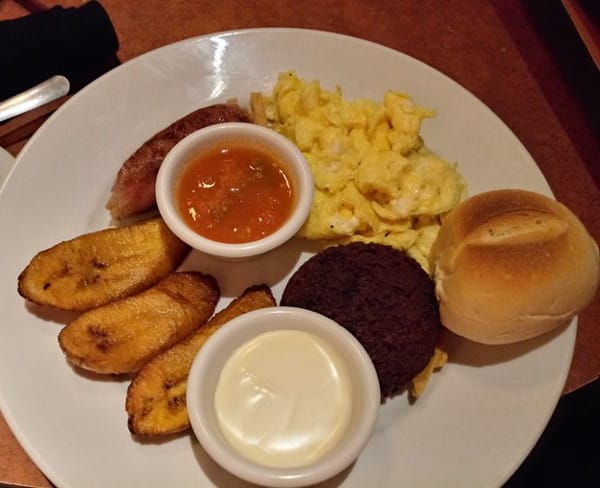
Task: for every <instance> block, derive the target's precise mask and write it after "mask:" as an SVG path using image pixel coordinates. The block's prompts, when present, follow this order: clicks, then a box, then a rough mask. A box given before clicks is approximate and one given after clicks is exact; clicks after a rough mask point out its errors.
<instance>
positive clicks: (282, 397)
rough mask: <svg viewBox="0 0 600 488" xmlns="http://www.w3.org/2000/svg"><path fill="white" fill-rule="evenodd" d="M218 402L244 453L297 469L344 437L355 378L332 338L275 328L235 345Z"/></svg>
mask: <svg viewBox="0 0 600 488" xmlns="http://www.w3.org/2000/svg"><path fill="white" fill-rule="evenodd" d="M214 401H215V410H216V412H217V419H218V422H219V426H220V429H221V432H222V433H223V436H224V437H225V439H226V440H227V442H229V444H230V445H231V446H232V447H233V448H234V449H235V450H237V451H238V452H239V453H240V454H241V455H242V456H244V457H245V458H247V459H249V460H251V461H254V462H256V463H258V464H262V465H265V466H269V467H276V468H295V467H300V466H305V465H307V464H311V463H313V462H314V461H316V460H318V459H319V458H321V457H322V456H323V455H325V454H326V453H327V452H329V451H331V450H332V449H333V448H334V447H335V446H336V445H337V444H338V442H339V441H340V440H341V439H342V438H343V436H344V434H345V432H346V430H347V428H348V425H349V421H350V416H351V412H352V384H351V381H350V376H349V373H348V369H347V366H346V364H345V362H344V361H343V359H342V358H341V357H340V356H339V355H338V354H337V353H336V351H335V350H334V349H333V348H332V347H331V346H330V345H329V344H328V343H327V342H326V341H324V340H323V339H321V338H320V337H318V336H317V335H315V334H312V333H308V332H304V331H300V330H276V331H271V332H265V333H262V334H259V335H258V336H256V337H255V338H253V339H252V340H250V341H248V342H246V343H245V344H243V345H242V346H240V347H239V348H238V349H236V350H235V351H234V353H233V354H232V356H231V357H230V358H229V359H228V361H227V362H226V363H225V366H224V367H223V370H222V371H221V374H220V376H219V380H218V383H217V387H216V392H215V400H214Z"/></svg>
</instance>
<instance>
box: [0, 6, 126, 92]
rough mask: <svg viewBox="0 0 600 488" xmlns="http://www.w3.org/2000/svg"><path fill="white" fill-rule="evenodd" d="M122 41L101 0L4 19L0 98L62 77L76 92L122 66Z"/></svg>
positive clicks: (0, 35)
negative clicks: (55, 77) (49, 79)
mask: <svg viewBox="0 0 600 488" xmlns="http://www.w3.org/2000/svg"><path fill="white" fill-rule="evenodd" d="M118 48H119V40H118V38H117V34H116V32H115V30H114V28H113V25H112V23H111V20H110V18H109V16H108V14H107V13H106V11H105V10H104V8H103V7H102V5H101V4H100V3H99V2H96V1H90V2H87V3H85V4H84V5H82V6H81V7H78V8H63V7H53V8H51V9H49V10H46V11H43V12H38V13H33V14H31V15H27V16H25V17H21V18H18V19H12V20H5V21H1V22H0V67H1V68H0V70H1V71H2V75H0V100H4V99H5V98H8V97H10V96H12V95H15V94H17V93H19V92H21V91H23V90H26V89H28V88H31V87H32V86H34V85H36V84H38V83H40V82H42V81H44V80H46V79H48V78H50V77H51V76H54V75H63V76H66V77H67V78H68V79H69V82H70V84H71V91H70V93H74V92H76V91H78V90H79V89H80V88H82V87H83V86H85V85H86V84H88V83H89V82H90V81H92V80H94V79H95V78H97V77H98V76H100V75H101V74H103V73H105V72H106V71H108V70H110V69H112V68H114V67H115V66H117V65H118V64H119V59H118V58H117V55H116V52H117V50H118Z"/></svg>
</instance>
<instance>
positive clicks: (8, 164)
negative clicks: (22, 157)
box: [0, 147, 15, 188]
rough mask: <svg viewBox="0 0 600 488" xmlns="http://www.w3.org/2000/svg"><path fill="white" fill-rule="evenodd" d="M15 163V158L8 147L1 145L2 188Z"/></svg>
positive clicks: (0, 186) (0, 179)
mask: <svg viewBox="0 0 600 488" xmlns="http://www.w3.org/2000/svg"><path fill="white" fill-rule="evenodd" d="M14 164H15V158H13V156H12V154H10V153H9V152H8V151H7V150H6V149H4V148H2V147H0V188H2V185H4V181H5V180H6V177H7V176H8V173H9V172H10V170H11V168H12V167H13V165H14Z"/></svg>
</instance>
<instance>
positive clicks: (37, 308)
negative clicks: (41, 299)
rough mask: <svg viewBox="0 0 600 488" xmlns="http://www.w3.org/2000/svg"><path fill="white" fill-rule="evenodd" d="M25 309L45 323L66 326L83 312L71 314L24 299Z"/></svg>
mask: <svg viewBox="0 0 600 488" xmlns="http://www.w3.org/2000/svg"><path fill="white" fill-rule="evenodd" d="M23 303H24V306H25V309H26V310H27V311H28V312H29V313H30V314H32V315H35V316H36V317H37V318H38V319H40V320H43V321H44V322H53V323H55V324H58V325H66V324H68V323H69V322H72V321H73V320H75V319H76V318H77V317H79V315H81V312H69V311H67V310H59V309H58V308H52V307H48V306H45V305H38V304H36V303H33V302H30V301H29V300H25V299H23Z"/></svg>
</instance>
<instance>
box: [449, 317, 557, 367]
mask: <svg viewBox="0 0 600 488" xmlns="http://www.w3.org/2000/svg"><path fill="white" fill-rule="evenodd" d="M567 327H569V325H566V326H563V327H559V328H557V329H554V330H552V331H549V332H547V333H545V334H542V335H541V336H538V337H533V338H531V339H528V340H525V341H521V342H516V343H514V344H502V345H487V344H480V343H477V342H473V341H470V340H469V339H465V338H463V337H460V336H458V335H456V334H454V333H452V332H450V331H448V330H445V331H444V333H445V334H446V337H445V342H446V351H447V352H448V362H449V363H456V364H463V365H467V366H475V367H481V366H489V365H493V364H499V363H504V362H507V361H511V360H513V359H515V358H517V357H520V356H523V355H525V354H527V353H529V352H530V351H532V350H534V349H537V348H539V347H542V346H543V345H544V344H547V343H549V342H551V341H552V340H554V338H556V337H558V336H559V335H561V334H562V333H563V332H564V330H565V329H566V328H567Z"/></svg>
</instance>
